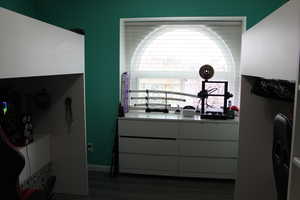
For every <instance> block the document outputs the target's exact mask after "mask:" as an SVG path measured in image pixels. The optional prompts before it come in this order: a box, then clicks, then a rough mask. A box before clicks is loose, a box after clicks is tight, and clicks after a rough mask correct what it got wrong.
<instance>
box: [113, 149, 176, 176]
mask: <svg viewBox="0 0 300 200" xmlns="http://www.w3.org/2000/svg"><path fill="white" fill-rule="evenodd" d="M119 162H120V170H121V172H122V170H123V169H137V170H157V171H173V172H175V171H178V158H177V157H175V156H158V155H156V156H152V155H135V154H125V153H120V154H119Z"/></svg>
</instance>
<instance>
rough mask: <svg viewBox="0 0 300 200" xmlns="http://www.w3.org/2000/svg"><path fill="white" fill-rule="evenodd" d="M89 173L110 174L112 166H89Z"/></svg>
mask: <svg viewBox="0 0 300 200" xmlns="http://www.w3.org/2000/svg"><path fill="white" fill-rule="evenodd" d="M88 167H89V171H94V172H110V165H92V164H90V165H88Z"/></svg>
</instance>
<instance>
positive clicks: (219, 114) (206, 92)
mask: <svg viewBox="0 0 300 200" xmlns="http://www.w3.org/2000/svg"><path fill="white" fill-rule="evenodd" d="M199 75H200V77H201V78H203V79H204V81H202V89H201V91H200V92H199V93H198V97H199V98H200V99H201V118H202V119H230V118H234V113H232V112H229V111H228V103H227V102H228V99H230V98H231V97H233V95H232V94H231V93H230V92H229V91H228V81H209V79H211V78H212V77H213V75H214V69H213V67H212V66H210V65H203V66H202V67H201V68H200V69H199ZM209 84H221V85H222V86H221V88H223V89H222V90H221V91H223V92H222V93H217V94H216V93H214V92H215V91H217V90H218V89H217V88H211V89H208V88H207V86H208V85H209ZM209 97H221V98H223V106H222V111H213V110H211V111H207V110H206V108H207V106H206V102H207V99H208V98H209Z"/></svg>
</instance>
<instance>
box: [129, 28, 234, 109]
mask: <svg viewBox="0 0 300 200" xmlns="http://www.w3.org/2000/svg"><path fill="white" fill-rule="evenodd" d="M144 32H147V31H144ZM223 32H224V31H223ZM141 35H142V34H141ZM136 44H137V45H136V46H135V48H134V50H133V51H132V52H133V53H132V56H131V57H130V60H129V65H130V75H131V88H133V89H139V90H145V89H153V90H171V91H178V92H185V93H191V94H197V93H198V92H199V91H200V89H201V82H202V79H201V78H200V77H199V73H198V71H199V68H200V67H201V66H202V65H204V64H210V65H212V66H213V67H214V69H215V76H214V78H213V79H214V80H227V81H228V82H229V89H230V91H231V92H233V93H236V92H235V91H236V88H235V87H236V74H237V73H238V70H237V68H238V66H237V65H236V63H235V59H234V56H233V55H232V51H231V49H230V47H229V46H228V45H227V43H226V42H225V40H224V39H223V38H222V36H221V35H219V34H218V33H217V32H216V31H214V30H213V29H212V28H210V27H208V26H206V25H183V24H180V25H160V26H158V27H157V26H156V27H155V28H153V29H152V30H151V31H148V33H147V34H145V36H144V37H143V38H142V39H140V41H139V42H137V43H136ZM213 87H214V86H213ZM220 89H221V88H220ZM235 95H238V94H235ZM209 103H210V104H211V105H212V106H218V105H222V99H221V98H219V99H218V98H214V99H211V101H210V102H209ZM177 104H179V105H181V106H183V105H193V106H197V104H198V99H193V98H187V102H185V103H178V102H174V103H172V106H176V105H177Z"/></svg>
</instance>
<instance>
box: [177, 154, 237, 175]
mask: <svg viewBox="0 0 300 200" xmlns="http://www.w3.org/2000/svg"><path fill="white" fill-rule="evenodd" d="M179 163H180V164H179V168H180V172H182V173H184V172H190V173H202V174H205V173H207V174H236V170H237V160H236V159H221V158H195V157H182V158H180V161H179Z"/></svg>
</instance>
